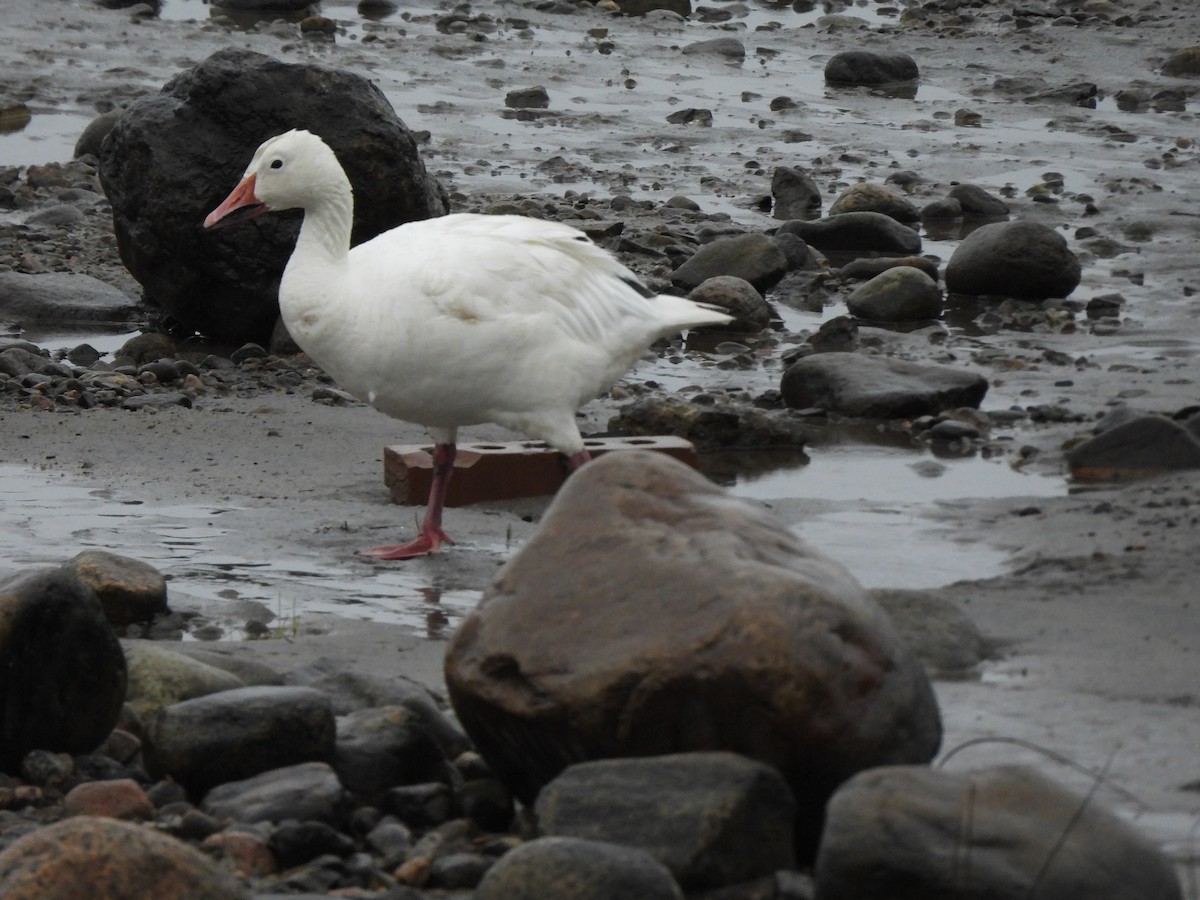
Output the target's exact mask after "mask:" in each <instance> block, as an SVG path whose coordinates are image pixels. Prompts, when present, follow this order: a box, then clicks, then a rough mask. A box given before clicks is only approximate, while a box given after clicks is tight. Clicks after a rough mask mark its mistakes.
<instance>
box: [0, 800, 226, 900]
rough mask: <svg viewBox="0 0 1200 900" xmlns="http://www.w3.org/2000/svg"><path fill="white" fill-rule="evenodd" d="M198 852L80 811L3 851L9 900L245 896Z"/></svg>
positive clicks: (1, 870) (1, 872) (2, 876)
mask: <svg viewBox="0 0 1200 900" xmlns="http://www.w3.org/2000/svg"><path fill="white" fill-rule="evenodd" d="M247 896H248V895H247V894H246V892H245V891H244V890H243V889H242V888H241V886H240V885H239V884H238V883H237V881H236V880H234V878H233V877H232V876H231V875H229V874H228V873H227V872H225V871H223V870H222V869H221V868H220V867H219V866H218V865H217V864H216V863H214V862H213V861H212V860H210V859H209V858H208V857H206V856H204V854H202V853H200V851H198V850H195V849H193V848H192V847H189V846H188V845H187V844H185V843H183V841H180V840H177V839H176V838H173V837H170V836H169V835H166V834H162V833H161V832H157V831H155V830H153V829H152V828H148V827H145V826H142V825H134V824H131V823H128V822H119V821H117V820H115V819H97V818H92V817H89V816H78V817H76V818H72V819H64V820H63V821H61V822H59V823H57V824H55V825H51V826H49V827H47V828H41V829H38V830H37V831H34V832H32V833H30V834H27V835H25V836H24V837H22V838H20V839H19V840H17V841H16V842H15V843H13V844H12V845H11V846H10V847H8V848H7V849H5V850H4V852H3V853H0V897H4V898H5V900H79V898H81V897H86V898H87V900H145V898H148V897H153V898H154V900H246V898H247Z"/></svg>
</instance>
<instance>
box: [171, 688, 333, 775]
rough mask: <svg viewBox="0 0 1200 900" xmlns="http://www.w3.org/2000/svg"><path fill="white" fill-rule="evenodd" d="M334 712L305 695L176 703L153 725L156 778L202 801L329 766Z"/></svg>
mask: <svg viewBox="0 0 1200 900" xmlns="http://www.w3.org/2000/svg"><path fill="white" fill-rule="evenodd" d="M335 735H336V728H335V725H334V718H333V705H332V703H331V702H330V700H329V697H328V696H326V695H325V694H323V693H321V692H320V691H317V690H313V689H312V688H306V687H274V686H262V687H246V688H237V689H234V690H230V691H221V692H219V693H216V694H209V695H207V696H203V697H196V698H195V699H192V700H185V701H183V702H182V703H176V704H174V705H172V706H168V707H167V708H166V709H164V710H162V711H161V712H160V713H159V714H158V716H157V717H156V718H155V720H154V722H153V723H151V725H150V737H151V745H152V749H153V752H152V754H150V757H149V759H148V760H147V763H148V765H149V767H150V769H151V771H153V772H155V773H157V774H160V775H169V776H170V777H172V778H173V779H175V780H176V781H178V782H179V783H180V784H183V785H184V786H185V787H187V788H188V790H189V791H192V792H194V793H195V794H196V795H201V794H203V793H204V792H205V791H207V790H209V788H212V787H214V786H215V785H218V784H221V783H222V782H223V781H229V780H231V779H236V778H246V777H249V776H251V775H257V774H259V773H261V772H265V771H267V770H269V769H274V768H279V767H282V766H289V765H293V764H296V763H303V762H313V761H321V762H330V761H332V760H333V757H334V743H335Z"/></svg>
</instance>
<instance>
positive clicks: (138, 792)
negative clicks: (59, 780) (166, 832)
mask: <svg viewBox="0 0 1200 900" xmlns="http://www.w3.org/2000/svg"><path fill="white" fill-rule="evenodd" d="M63 804H64V806H65V808H66V812H67V815H69V816H98V817H101V818H106V819H142V820H147V819H153V818H154V804H153V803H151V802H150V798H149V797H148V796H146V792H145V791H144V790H142V788H141V785H139V784H138V783H137V782H136V781H134V780H133V779H132V778H114V779H111V780H106V781H85V782H83V783H82V784H78V785H76V786H75V787H73V788H71V790H70V791H69V792H68V793H67V796H66V797H65V798H64V800H63Z"/></svg>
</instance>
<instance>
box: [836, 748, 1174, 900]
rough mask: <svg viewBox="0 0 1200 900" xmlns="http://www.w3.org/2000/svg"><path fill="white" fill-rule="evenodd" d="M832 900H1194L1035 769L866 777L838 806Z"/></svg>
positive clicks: (1095, 807) (1166, 871)
mask: <svg viewBox="0 0 1200 900" xmlns="http://www.w3.org/2000/svg"><path fill="white" fill-rule="evenodd" d="M816 876H817V895H818V896H819V897H820V898H821V900H863V898H867V897H887V898H888V900H928V898H930V897H937V898H940V900H976V898H981V897H986V898H988V900H1028V898H1030V897H1053V898H1054V900H1182V898H1183V892H1182V890H1181V889H1180V886H1179V881H1178V879H1177V878H1176V876H1175V873H1174V871H1173V869H1172V866H1171V863H1170V862H1169V861H1168V860H1167V859H1166V857H1165V856H1164V855H1163V854H1162V853H1161V852H1159V850H1158V849H1157V848H1156V847H1154V845H1152V844H1151V843H1150V842H1149V841H1148V840H1147V839H1146V838H1145V837H1143V836H1142V835H1141V834H1139V833H1138V832H1137V831H1135V830H1134V829H1133V828H1132V827H1131V826H1130V825H1128V824H1126V823H1125V822H1123V821H1122V820H1120V819H1118V818H1117V817H1116V816H1115V815H1113V814H1112V813H1110V812H1108V811H1107V810H1105V809H1104V808H1103V807H1102V805H1101V804H1100V802H1099V801H1098V800H1096V799H1095V798H1094V797H1082V796H1080V795H1078V794H1076V793H1075V792H1074V791H1069V790H1067V789H1066V788H1064V787H1062V786H1060V785H1058V784H1056V783H1055V782H1053V781H1050V780H1049V779H1047V778H1045V777H1044V776H1042V775H1039V774H1037V773H1036V772H1034V771H1033V770H1032V769H1028V768H1023V767H1015V766H1014V767H1001V768H992V769H984V770H981V771H977V772H968V773H956V772H946V771H944V770H933V769H929V768H925V767H923V766H895V767H887V768H880V769H875V770H872V771H870V772H863V773H862V774H860V775H858V776H856V777H855V778H853V779H851V780H850V781H848V782H847V783H846V784H845V785H843V786H842V787H841V788H840V789H839V790H838V792H837V793H836V794H834V795H833V798H832V799H831V800H830V802H829V821H828V823H827V824H826V829H825V833H824V835H823V836H822V838H821V851H820V854H819V855H818V857H817V865H816Z"/></svg>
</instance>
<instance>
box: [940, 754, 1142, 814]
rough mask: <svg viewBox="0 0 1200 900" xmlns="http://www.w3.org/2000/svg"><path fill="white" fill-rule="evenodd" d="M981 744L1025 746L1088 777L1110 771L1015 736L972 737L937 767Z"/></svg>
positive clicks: (1116, 788)
mask: <svg viewBox="0 0 1200 900" xmlns="http://www.w3.org/2000/svg"><path fill="white" fill-rule="evenodd" d="M980 744H1013V745H1014V746H1017V747H1023V748H1025V749H1026V750H1032V751H1034V752H1035V753H1040V754H1042V755H1043V756H1045V757H1047V758H1048V759H1052V760H1054V762H1056V763H1060V764H1061V765H1064V766H1067V767H1068V768H1070V769H1074V770H1075V771H1076V772H1079V773H1080V774H1082V775H1086V776H1087V777H1088V778H1097V777H1101V778H1103V776H1104V773H1105V772H1107V771H1108V765H1107V764H1106V765H1105V767H1104V769H1103V770H1102V771H1101V773H1100V774H1099V775H1097V773H1096V772H1093V771H1091V770H1090V769H1088V768H1087V767H1086V766H1083V765H1080V764H1079V763H1077V762H1075V760H1073V759H1071V758H1069V757H1066V756H1063V755H1062V754H1061V753H1056V752H1055V751H1053V750H1050V749H1048V748H1046V747H1040V746H1038V745H1037V744H1034V743H1031V742H1030V741H1026V740H1022V739H1021V738H1014V737H977V738H971V739H970V740H968V741H963V742H962V743H961V744H959V745H958V746H957V747H955V748H954V749H953V750H951V751H949V752H948V753H947V754H946V755H945V756H943V757H942V758H941V759H940V760H939V761H938V763H937V766H936V767H937V768H939V769H940V768H942V767H943V766H945V765H946V763H948V762H949V761H950V760H951V759H953V758H954V757H955V756H957V755H958V754H959V753H960V752H961V751H963V750H966V749H968V748H969V747H974V746H978V745H980ZM1118 749H1119V748H1118ZM1113 754H1114V755H1115V754H1116V751H1115V750H1114V751H1113ZM1104 784H1105V787H1107V788H1108V789H1109V790H1111V791H1113V792H1114V793H1116V794H1119V795H1120V796H1121V797H1123V798H1124V799H1125V800H1127V801H1128V802H1130V803H1134V804H1137V806H1138V808H1139V811H1140V812H1147V811H1149V809H1150V804H1148V803H1146V802H1145V801H1143V800H1142V799H1141V798H1140V797H1138V796H1137V795H1136V794H1134V793H1133V792H1132V791H1129V790H1126V789H1125V788H1123V787H1121V786H1120V785H1119V784H1117V783H1116V782H1113V781H1109V780H1108V779H1107V778H1104Z"/></svg>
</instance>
